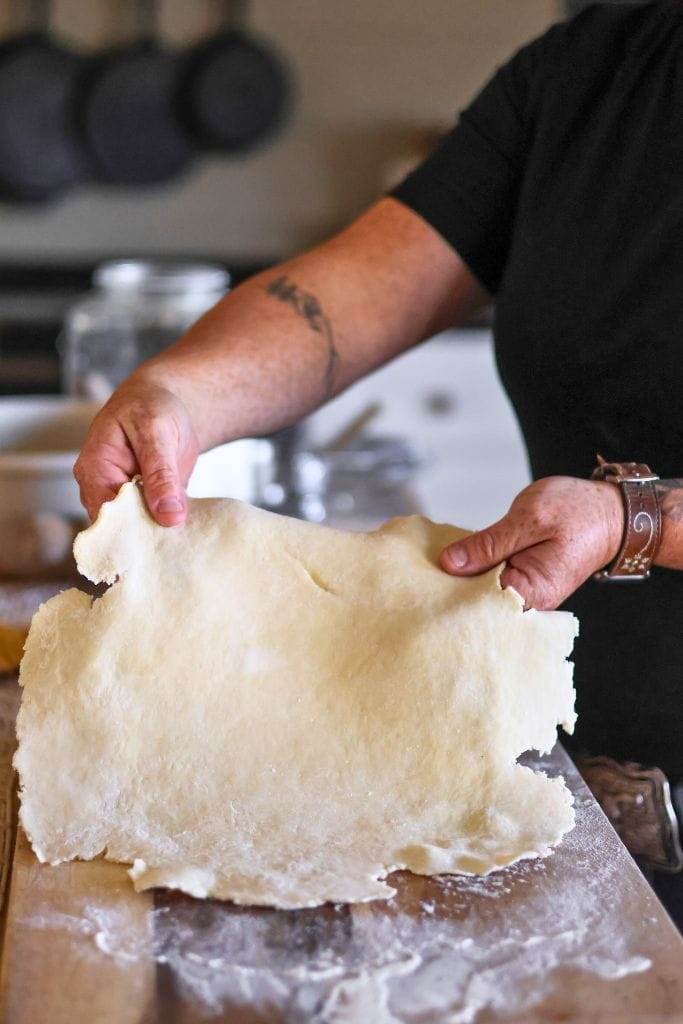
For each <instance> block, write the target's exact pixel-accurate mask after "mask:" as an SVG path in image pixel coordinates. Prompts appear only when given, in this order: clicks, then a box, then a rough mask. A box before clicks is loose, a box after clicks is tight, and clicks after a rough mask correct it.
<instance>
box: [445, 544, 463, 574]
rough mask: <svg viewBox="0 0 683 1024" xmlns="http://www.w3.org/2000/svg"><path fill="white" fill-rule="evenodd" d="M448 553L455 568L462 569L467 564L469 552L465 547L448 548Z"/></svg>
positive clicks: (449, 559)
mask: <svg viewBox="0 0 683 1024" xmlns="http://www.w3.org/2000/svg"><path fill="white" fill-rule="evenodd" d="M447 554H448V561H449V562H450V563H451V565H452V566H453V568H454V569H462V568H464V566H466V565H467V552H466V551H465V550H464V549H463V548H458V547H452V548H448V551H447Z"/></svg>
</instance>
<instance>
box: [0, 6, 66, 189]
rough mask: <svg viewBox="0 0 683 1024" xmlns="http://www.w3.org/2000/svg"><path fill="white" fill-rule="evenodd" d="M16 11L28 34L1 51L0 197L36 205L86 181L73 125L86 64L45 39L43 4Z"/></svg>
mask: <svg viewBox="0 0 683 1024" xmlns="http://www.w3.org/2000/svg"><path fill="white" fill-rule="evenodd" d="M15 8H17V9H18V10H19V13H21V14H23V15H24V24H25V25H27V26H28V31H25V32H24V33H23V34H21V35H18V36H15V37H14V38H13V39H11V40H9V41H7V42H5V43H4V44H3V45H2V46H0V194H2V196H3V197H4V198H6V199H10V200H15V201H24V202H37V201H41V200H46V199H50V198H52V197H53V196H55V195H57V194H58V193H60V192H62V191H63V190H64V189H67V188H69V187H71V186H72V185H75V184H76V183H77V182H79V181H81V180H83V178H84V177H85V161H84V159H83V155H82V153H81V150H80V147H79V141H78V137H77V134H76V132H75V131H74V127H73V121H72V115H73V104H74V98H75V93H76V86H77V83H78V78H79V75H80V73H81V71H82V67H83V63H84V61H83V58H82V57H79V56H77V55H76V54H73V53H71V52H69V51H68V50H66V49H65V48H64V47H62V46H59V45H58V44H57V43H55V42H53V41H52V40H51V39H50V38H49V35H48V23H49V4H48V3H47V0H30V2H28V3H19V2H18V0H15Z"/></svg>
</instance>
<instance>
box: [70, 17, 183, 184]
mask: <svg viewBox="0 0 683 1024" xmlns="http://www.w3.org/2000/svg"><path fill="white" fill-rule="evenodd" d="M135 15H136V31H137V36H138V39H137V41H136V42H135V43H134V44H133V45H131V46H125V47H118V48H116V49H114V50H111V51H109V52H108V53H106V54H103V55H101V56H100V57H98V58H97V59H96V60H95V61H94V62H93V64H92V65H91V68H90V70H89V72H88V74H87V75H86V76H85V79H84V82H83V85H82V96H81V102H80V109H79V118H78V120H79V124H80V128H81V133H82V138H83V143H84V146H85V148H86V150H87V152H88V155H89V158H90V161H91V164H92V168H93V172H94V174H95V175H96V177H97V178H98V179H99V180H100V181H103V182H108V183H110V184H116V185H151V184H156V183H159V182H164V181H168V180H169V179H171V178H173V177H175V176H176V175H178V174H180V173H181V172H182V171H184V170H185V169H186V168H187V166H188V164H189V162H190V160H191V159H192V157H193V155H194V149H193V147H192V145H191V144H190V142H189V141H188V139H187V138H186V136H185V134H184V132H183V129H182V126H181V125H180V123H179V121H178V119H177V116H176V113H175V110H174V104H173V99H174V96H175V91H176V83H177V72H178V60H179V58H177V57H176V56H175V55H173V54H171V53H169V52H168V51H166V50H164V49H162V48H161V47H160V46H159V45H158V44H157V43H156V41H155V39H154V25H155V7H154V0H136V2H135Z"/></svg>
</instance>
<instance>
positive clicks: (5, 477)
mask: <svg viewBox="0 0 683 1024" xmlns="http://www.w3.org/2000/svg"><path fill="white" fill-rule="evenodd" d="M98 408H99V406H98V405H97V404H96V403H93V402H86V401H83V400H82V399H75V398H62V397H59V396H43V395H38V396H34V395H30V396H28V395H26V396H24V395H22V396H18V397H11V398H0V518H4V517H5V516H16V515H23V514H32V513H40V512H53V513H56V514H58V515H62V516H69V517H76V518H79V519H83V518H85V513H84V511H83V507H82V505H81V503H80V500H79V496H78V485H77V484H76V481H75V480H74V478H73V465H74V462H75V461H76V458H77V455H78V452H79V449H80V447H81V444H82V443H83V439H84V438H85V435H86V433H87V430H88V426H89V425H90V422H91V420H92V418H93V416H94V415H95V413H96V412H97V410H98Z"/></svg>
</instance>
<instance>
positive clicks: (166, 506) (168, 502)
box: [157, 498, 183, 512]
mask: <svg viewBox="0 0 683 1024" xmlns="http://www.w3.org/2000/svg"><path fill="white" fill-rule="evenodd" d="M182 511H183V503H182V502H181V501H180V499H179V498H162V499H161V501H160V502H159V503H158V504H157V512H182Z"/></svg>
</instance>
